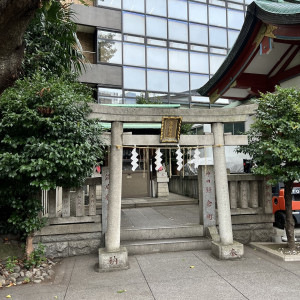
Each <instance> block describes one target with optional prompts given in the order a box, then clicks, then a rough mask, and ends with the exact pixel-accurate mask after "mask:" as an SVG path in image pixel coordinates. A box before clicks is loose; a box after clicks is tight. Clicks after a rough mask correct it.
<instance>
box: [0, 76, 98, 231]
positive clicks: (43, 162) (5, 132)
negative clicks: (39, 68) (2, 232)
mask: <svg viewBox="0 0 300 300" xmlns="http://www.w3.org/2000/svg"><path fill="white" fill-rule="evenodd" d="M89 102H93V98H92V92H91V90H90V89H89V88H87V87H86V86H84V85H82V84H79V83H76V82H72V81H70V80H68V79H66V78H59V77H53V78H50V79H46V78H45V77H44V76H43V75H41V74H40V73H37V74H35V75H34V76H33V77H32V78H25V79H23V80H18V81H17V82H16V84H15V86H14V87H12V88H9V89H7V90H5V92H4V93H3V94H2V95H1V97H0V207H1V206H5V205H6V206H9V207H12V208H13V214H12V215H11V216H10V218H9V220H10V223H11V224H12V225H13V227H14V228H15V229H16V230H17V232H18V233H21V234H25V235H28V234H29V233H32V232H34V231H35V230H37V229H39V228H40V227H41V226H42V225H43V224H42V223H41V221H40V220H39V219H38V212H39V210H40V209H41V206H40V204H39V201H40V198H39V196H38V195H39V192H40V190H41V189H44V190H49V189H53V188H55V187H56V186H62V187H68V188H69V187H77V186H80V185H82V183H83V181H84V179H85V178H86V177H89V176H90V175H91V173H92V169H93V166H94V165H96V164H98V163H99V160H100V159H101V157H102V147H101V139H100V136H101V127H100V123H99V121H97V120H89V119H88V118H87V117H88V115H89V113H90V108H89V106H88V103H89Z"/></svg>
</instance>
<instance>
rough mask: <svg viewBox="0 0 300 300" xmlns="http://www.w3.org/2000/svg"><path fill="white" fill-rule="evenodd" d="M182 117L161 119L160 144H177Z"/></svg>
mask: <svg viewBox="0 0 300 300" xmlns="http://www.w3.org/2000/svg"><path fill="white" fill-rule="evenodd" d="M181 122H182V117H162V123H161V132H160V142H161V143H178V142H179V139H180V129H181Z"/></svg>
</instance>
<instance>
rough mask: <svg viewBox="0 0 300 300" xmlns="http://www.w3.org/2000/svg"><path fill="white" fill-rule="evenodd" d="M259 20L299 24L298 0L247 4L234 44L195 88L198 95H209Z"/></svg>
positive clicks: (263, 1) (262, 1)
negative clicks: (199, 86)
mask: <svg viewBox="0 0 300 300" xmlns="http://www.w3.org/2000/svg"><path fill="white" fill-rule="evenodd" d="M259 22H260V23H265V24H273V25H275V24H276V25H297V24H300V1H296V0H289V1H282V0H273V1H266V0H258V1H253V2H252V3H251V4H250V5H249V6H248V9H247V14H246V18H245V21H244V24H243V27H242V29H241V31H240V34H239V36H238V38H237V40H236V42H235V44H234V45H233V47H232V48H231V50H230V52H229V53H228V55H227V57H226V59H225V60H224V62H223V64H222V65H221V66H220V68H219V69H218V71H217V72H216V73H215V74H214V76H213V77H212V78H211V79H210V80H209V81H208V82H207V83H206V84H205V85H204V86H202V87H201V88H200V89H198V90H197V92H198V93H199V94H200V95H202V96H209V92H210V91H211V90H212V89H213V88H214V87H215V86H216V85H217V84H218V82H219V81H220V80H221V79H222V78H223V76H224V75H225V74H227V72H228V71H229V70H230V68H231V67H232V66H233V64H234V63H235V61H236V59H237V58H238V57H239V56H240V54H241V53H242V52H243V50H244V48H245V45H246V43H247V41H248V40H249V39H250V37H251V35H252V34H253V32H254V28H255V26H256V25H257V24H258V23H259Z"/></svg>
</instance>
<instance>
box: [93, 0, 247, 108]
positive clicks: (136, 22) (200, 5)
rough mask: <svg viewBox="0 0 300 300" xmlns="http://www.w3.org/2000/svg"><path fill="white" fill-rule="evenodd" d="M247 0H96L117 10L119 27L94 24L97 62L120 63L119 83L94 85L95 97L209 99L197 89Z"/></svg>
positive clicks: (222, 53) (232, 35) (221, 55)
mask: <svg viewBox="0 0 300 300" xmlns="http://www.w3.org/2000/svg"><path fill="white" fill-rule="evenodd" d="M250 2H251V0H231V1H219V0H193V1H192V0H98V1H97V4H98V6H99V7H105V8H110V9H118V10H121V11H122V32H113V31H109V30H107V29H99V30H98V36H97V38H98V41H97V42H98V44H97V47H98V49H97V52H98V56H97V57H98V63H101V64H115V65H121V66H122V67H123V87H122V89H113V87H112V88H107V87H99V90H98V95H99V97H98V101H99V102H100V103H130V104H132V103H135V97H136V96H139V95H140V94H144V95H145V94H146V93H147V95H148V97H149V98H151V97H155V98H157V97H159V99H160V100H161V101H162V102H165V103H180V104H185V105H191V104H194V103H197V102H198V103H200V102H201V103H203V102H208V100H207V99H204V98H203V97H199V96H197V93H196V92H195V90H196V89H198V88H199V87H201V86H202V85H203V84H205V83H206V82H207V81H208V80H209V78H210V77H211V76H212V75H213V74H214V73H215V72H216V71H217V70H218V68H219V66H220V65H221V64H222V62H223V61H224V59H225V57H226V55H227V53H228V51H229V50H230V48H231V47H232V45H233V44H234V42H235V40H236V38H237V36H238V34H239V30H240V28H241V27H242V25H243V22H244V16H245V10H246V6H247V4H249V3H250Z"/></svg>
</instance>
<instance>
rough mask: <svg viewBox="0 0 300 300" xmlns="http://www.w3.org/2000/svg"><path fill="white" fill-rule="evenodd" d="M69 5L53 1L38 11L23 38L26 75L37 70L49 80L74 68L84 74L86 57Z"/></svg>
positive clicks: (46, 3)
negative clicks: (53, 75)
mask: <svg viewBox="0 0 300 300" xmlns="http://www.w3.org/2000/svg"><path fill="white" fill-rule="evenodd" d="M69 6H70V5H69V4H66V3H63V1H58V0H50V1H47V2H44V4H43V5H42V7H41V8H39V9H38V10H37V12H36V14H35V17H34V18H33V19H32V21H31V23H30V24H29V27H28V29H27V31H26V33H25V35H24V39H25V43H26V49H25V55H24V61H23V76H31V75H32V74H34V73H35V71H36V70H40V71H43V73H44V74H48V76H49V77H51V76H52V74H56V75H58V76H61V75H62V74H64V73H66V72H67V73H69V72H71V69H72V67H73V69H74V71H75V72H81V69H82V68H83V62H84V55H83V54H82V51H81V46H80V43H79V41H78V39H77V37H76V24H75V23H74V22H73V21H72V20H71V18H72V16H73V14H74V13H73V12H72V10H71V9H70V7H69Z"/></svg>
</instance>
